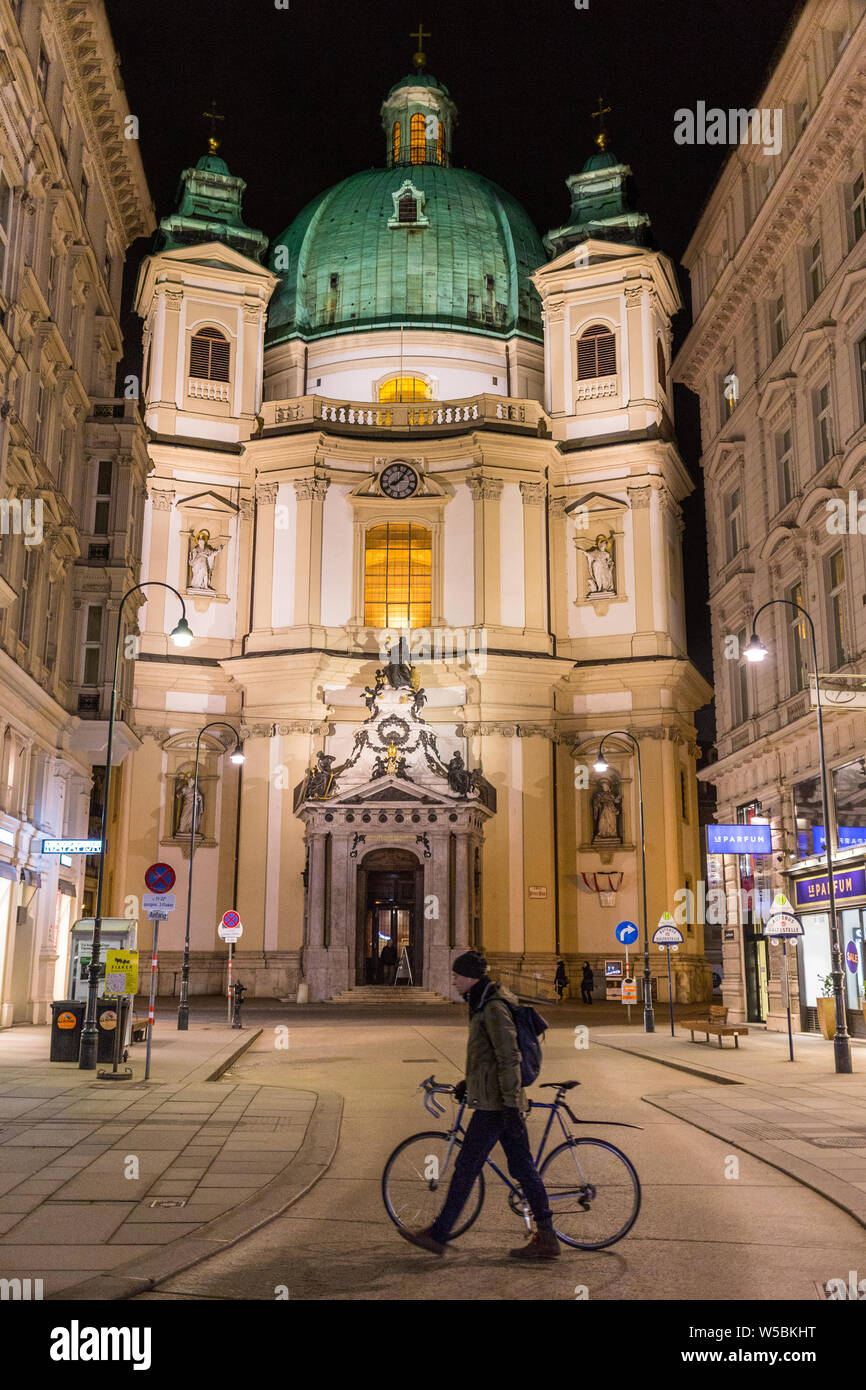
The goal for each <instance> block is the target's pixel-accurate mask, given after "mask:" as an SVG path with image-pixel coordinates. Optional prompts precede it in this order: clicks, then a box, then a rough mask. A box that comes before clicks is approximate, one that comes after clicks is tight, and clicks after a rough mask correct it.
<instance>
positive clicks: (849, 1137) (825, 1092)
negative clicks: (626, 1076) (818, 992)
mask: <svg viewBox="0 0 866 1390" xmlns="http://www.w3.org/2000/svg"><path fill="white" fill-rule="evenodd" d="M665 1022H667V1020H665ZM659 1023H660V1019H659V1015H658V1014H657V1015H656V1028H657V1031H656V1032H655V1033H649V1034H647V1033H641V1034H635V1032H634V1031H633V1030H632V1031H626V1030H625V1029H616V1028H601V1029H598V1030H597V1031H595V1032H593V1034H592V1041H593V1043H598V1044H601V1045H602V1046H605V1047H608V1048H611V1049H616V1050H621V1051H624V1052H628V1053H629V1054H631V1055H632V1056H639V1057H645V1058H647V1059H649V1060H651V1061H655V1062H659V1063H662V1064H663V1065H664V1066H665V1067H666V1068H669V1067H675V1068H677V1069H679V1071H680V1077H679V1080H680V1081H681V1082H682V1081H683V1080H684V1079H685V1078H684V1075H683V1073H686V1074H687V1073H689V1072H692V1073H693V1074H695V1076H696V1079H697V1080H700V1081H701V1082H702V1083H703V1084H701V1085H700V1086H699V1087H688V1088H686V1087H685V1086H683V1085H679V1086H678V1087H677V1088H676V1089H672V1090H671V1091H669V1092H667V1093H665V1092H659V1091H653V1092H652V1094H647V1095H645V1096H644V1097H643V1098H644V1099H645V1100H646V1101H648V1102H649V1103H650V1104H651V1105H655V1106H657V1107H658V1108H659V1109H660V1110H664V1111H666V1112H667V1113H668V1114H669V1115H676V1116H677V1117H678V1118H679V1119H682V1120H686V1121H688V1123H689V1124H692V1125H695V1126H696V1127H697V1128H698V1129H702V1130H704V1131H705V1132H706V1133H708V1134H712V1135H715V1136H716V1137H717V1138H720V1139H723V1140H725V1141H726V1142H727V1143H730V1144H731V1145H732V1147H734V1148H737V1149H741V1150H743V1151H744V1152H745V1153H750V1154H752V1155H754V1157H756V1158H760V1159H762V1160H763V1161H764V1162H765V1163H769V1164H770V1165H771V1166H772V1167H774V1168H777V1169H779V1170H780V1171H781V1172H783V1173H787V1174H788V1175H789V1176H790V1177H792V1178H796V1180H797V1181H798V1182H801V1183H803V1184H804V1185H805V1186H806V1187H810V1188H812V1189H813V1190H814V1191H815V1192H819V1193H821V1195H822V1196H824V1197H827V1198H828V1199H829V1200H830V1201H831V1202H834V1203H835V1204H836V1205H837V1206H839V1207H841V1208H842V1209H843V1210H844V1211H847V1212H848V1213H849V1214H850V1215H851V1216H853V1217H854V1218H855V1220H857V1221H859V1222H860V1224H861V1225H863V1226H866V1043H863V1042H861V1041H859V1040H852V1043H851V1051H852V1059H853V1066H854V1071H853V1073H852V1074H851V1075H848V1076H844V1075H842V1076H840V1075H837V1074H836V1072H835V1071H834V1062H833V1044H832V1043H829V1042H826V1041H825V1040H824V1039H823V1038H820V1037H817V1036H816V1035H815V1034H812V1033H800V1034H796V1033H795V1034H794V1061H793V1062H791V1061H790V1060H789V1058H788V1037H787V1034H782V1033H769V1032H766V1031H763V1030H761V1029H754V1028H753V1029H752V1030H751V1031H750V1033H749V1036H748V1037H747V1038H742V1039H741V1040H740V1046H739V1048H735V1047H734V1046H733V1045H732V1044H731V1043H730V1042H727V1043H726V1044H725V1045H724V1046H723V1047H722V1048H719V1046H718V1044H717V1043H716V1041H715V1040H714V1041H713V1042H712V1043H710V1044H706V1043H700V1044H698V1043H692V1042H691V1041H690V1040H689V1035H688V1033H681V1032H678V1033H677V1035H676V1037H675V1038H672V1037H671V1035H670V1029H669V1027H668V1028H667V1031H665V1029H664V1028H663V1027H660V1026H659ZM659 1072H660V1074H661V1067H660V1068H659ZM675 1074H676V1073H675V1072H674V1071H671V1072H670V1075H671V1078H672V1079H673V1077H674V1076H675Z"/></svg>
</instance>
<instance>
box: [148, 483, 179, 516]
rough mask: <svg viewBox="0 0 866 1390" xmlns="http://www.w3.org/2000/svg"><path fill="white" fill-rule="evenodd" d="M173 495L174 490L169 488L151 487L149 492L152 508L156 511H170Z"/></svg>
mask: <svg viewBox="0 0 866 1390" xmlns="http://www.w3.org/2000/svg"><path fill="white" fill-rule="evenodd" d="M174 497H175V494H174V491H173V490H169V489H165V490H163V489H162V488H152V489H151V492H150V500H151V503H152V504H153V509H154V511H157V512H170V511H171V509H172V507H173V506H174Z"/></svg>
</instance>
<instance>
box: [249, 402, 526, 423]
mask: <svg viewBox="0 0 866 1390" xmlns="http://www.w3.org/2000/svg"><path fill="white" fill-rule="evenodd" d="M261 413H262V416H263V419H264V428H265V429H269V428H278V427H279V426H281V425H300V424H315V423H316V422H321V423H323V424H325V425H332V426H333V425H336V426H340V425H345V426H347V427H349V428H355V429H360V430H367V429H369V430H448V429H451V430H453V429H454V427H455V426H461V425H467V426H470V427H471V426H473V425H474V426H479V427H483V426H496V425H499V424H507V425H518V426H523V427H524V428H526V429H528V430H532V431H536V430H537V427H538V422H539V420H543V419H544V413H543V411H542V409H541V406H540V405H538V404H537V403H536V402H535V401H513V400H509V399H508V398H507V397H503V396H488V395H482V396H470V397H468V398H466V399H464V400H458V401H407V402H399V401H391V402H387V403H378V402H377V403H375V404H371V405H366V404H365V403H364V402H363V401H335V400H330V399H328V398H327V397H325V396H300V397H298V399H297V400H294V401H265V402H264V404H263V405H262V410H261Z"/></svg>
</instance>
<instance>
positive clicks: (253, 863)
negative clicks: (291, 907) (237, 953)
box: [235, 724, 271, 953]
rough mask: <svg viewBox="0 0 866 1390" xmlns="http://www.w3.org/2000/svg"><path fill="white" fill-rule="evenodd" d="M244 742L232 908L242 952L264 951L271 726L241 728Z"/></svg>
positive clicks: (260, 725) (246, 726)
mask: <svg viewBox="0 0 866 1390" xmlns="http://www.w3.org/2000/svg"><path fill="white" fill-rule="evenodd" d="M239 732H240V735H241V738H242V739H243V741H244V757H245V762H244V769H243V789H242V792H241V831H240V843H239V846H238V900H237V903H236V904H235V906H236V908H237V910H238V912H239V913H240V916H241V921H242V922H243V924H244V935H243V937H242V945H241V946H240V947H239V949H242V950H243V951H244V952H245V953H246V952H248V951H254V952H261V951H262V950H263V948H264V928H265V912H266V906H267V889H268V819H269V815H270V804H269V802H270V798H269V796H268V789H269V783H270V774H271V769H270V735H271V725H269V724H254V725H243V724H242V725H241V726H240V729H239Z"/></svg>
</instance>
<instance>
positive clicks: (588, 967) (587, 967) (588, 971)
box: [583, 965, 595, 985]
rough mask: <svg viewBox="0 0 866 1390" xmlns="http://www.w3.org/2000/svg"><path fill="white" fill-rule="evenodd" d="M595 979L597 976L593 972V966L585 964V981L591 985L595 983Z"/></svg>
mask: <svg viewBox="0 0 866 1390" xmlns="http://www.w3.org/2000/svg"><path fill="white" fill-rule="evenodd" d="M594 979H595V976H594V975H593V973H592V966H591V965H585V966H584V967H583V983H584V984H585V985H591V984H592V983H593V981H594Z"/></svg>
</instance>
